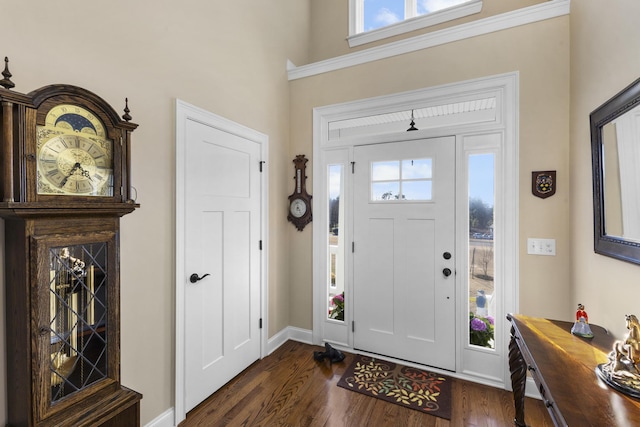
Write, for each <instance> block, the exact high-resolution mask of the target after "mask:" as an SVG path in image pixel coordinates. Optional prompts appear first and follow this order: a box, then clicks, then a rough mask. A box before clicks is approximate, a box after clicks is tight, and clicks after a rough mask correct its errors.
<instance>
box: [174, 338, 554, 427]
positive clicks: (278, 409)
mask: <svg viewBox="0 0 640 427" xmlns="http://www.w3.org/2000/svg"><path fill="white" fill-rule="evenodd" d="M314 350H323V349H322V348H320V347H315V346H311V345H307V344H302V343H299V342H295V341H288V342H287V343H285V344H284V345H282V346H281V347H280V348H279V349H278V350H276V351H275V352H273V354H271V355H270V356H268V357H266V358H264V359H263V360H260V361H257V362H255V363H254V364H253V365H251V366H250V367H249V368H248V369H247V370H245V371H244V372H242V373H241V374H240V375H238V376H237V377H235V378H234V379H233V380H231V381H230V382H229V383H228V384H226V385H225V386H224V387H223V388H221V389H220V390H218V391H217V392H216V393H215V394H213V395H212V396H211V397H209V399H207V400H206V401H204V402H203V403H201V404H200V405H199V406H198V407H196V408H195V409H193V410H192V411H191V412H189V414H187V419H186V420H185V421H184V422H182V423H180V426H179V427H196V426H206V427H212V426H327V427H334V426H335V427H339V426H372V427H378V426H403V427H405V426H423V427H459V426H473V427H480V426H482V427H485V426H486V427H501V426H513V418H514V415H515V412H514V409H513V398H512V397H511V393H509V392H507V391H504V390H499V389H496V388H493V387H488V386H484V385H479V384H475V383H471V382H468V381H463V380H459V379H453V384H452V389H453V397H452V408H451V409H452V417H451V421H448V420H444V419H442V418H438V417H435V416H432V415H428V414H423V413H421V412H419V411H416V410H413V409H408V408H403V407H401V406H399V405H395V404H393V403H388V402H385V401H383V400H380V399H375V398H372V397H368V396H365V395H362V394H360V393H355V392H353V391H349V390H345V389H343V388H341V387H338V386H337V385H336V383H337V382H338V380H339V379H340V377H341V376H342V374H343V372H344V371H345V369H346V368H347V366H348V365H349V363H351V360H352V358H353V355H352V354H347V357H346V359H345V360H344V362H342V363H337V364H334V365H332V366H331V365H329V363H328V362H327V363H326V364H323V363H319V362H316V361H314V360H313V351H314ZM526 417H527V419H526V421H527V424H528V425H530V426H532V427H546V426H552V425H553V423H552V422H551V419H550V418H549V415H548V414H547V411H546V409H545V407H544V405H543V404H542V402H541V401H538V400H535V399H529V398H527V401H526Z"/></svg>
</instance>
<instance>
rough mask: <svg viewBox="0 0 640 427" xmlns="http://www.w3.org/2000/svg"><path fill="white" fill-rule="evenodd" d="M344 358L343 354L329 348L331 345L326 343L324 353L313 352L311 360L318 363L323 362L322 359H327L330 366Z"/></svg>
mask: <svg viewBox="0 0 640 427" xmlns="http://www.w3.org/2000/svg"><path fill="white" fill-rule="evenodd" d="M345 357H346V356H345V355H344V353H343V352H341V351H340V350H338V349H335V348H333V347H331V345H330V344H329V343H328V342H326V343H324V351H314V352H313V359H314V360H315V361H318V362H323V361H324V359H329V362H330V363H331V364H334V363H338V362H342V361H343V360H344V358H345Z"/></svg>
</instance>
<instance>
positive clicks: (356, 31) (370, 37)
mask: <svg viewBox="0 0 640 427" xmlns="http://www.w3.org/2000/svg"><path fill="white" fill-rule="evenodd" d="M482 3H483V0H470V1H467V2H465V3H462V4H459V5H457V6H452V7H449V8H447V9H442V10H439V11H436V12H432V13H428V14H426V15H420V16H416V14H417V0H405V17H404V20H403V21H400V22H397V23H395V24H392V25H387V26H385V27H381V28H376V29H375V30H371V31H366V32H365V31H364V0H349V36H348V37H347V41H348V42H349V47H355V46H360V45H363V44H366V43H371V42H374V41H378V40H382V39H385V38H388V37H393V36H397V35H401V34H406V33H408V32H411V31H415V30H419V29H423V28H428V27H431V26H434V25H437V24H441V23H443V22H448V21H452V20H454V19H458V18H463V17H465V16H469V15H473V14H476V13H479V12H480V11H481V10H482Z"/></svg>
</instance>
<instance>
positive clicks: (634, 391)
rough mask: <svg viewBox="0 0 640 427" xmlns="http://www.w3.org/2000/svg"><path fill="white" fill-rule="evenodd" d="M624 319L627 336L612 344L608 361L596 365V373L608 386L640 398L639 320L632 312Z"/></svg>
mask: <svg viewBox="0 0 640 427" xmlns="http://www.w3.org/2000/svg"><path fill="white" fill-rule="evenodd" d="M625 319H626V322H627V329H628V330H629V332H628V333H627V336H626V337H625V339H624V340H623V341H616V342H615V343H614V344H613V350H612V351H611V353H609V355H608V359H609V361H608V362H607V363H602V364H600V365H598V366H597V368H596V373H597V374H598V376H599V377H600V379H602V381H604V382H605V383H607V384H608V385H609V386H610V387H612V388H614V389H616V390H618V391H619V392H621V393H624V394H627V395H629V396H632V397H635V398H640V322H638V318H637V317H636V316H635V315H633V314H627V315H625Z"/></svg>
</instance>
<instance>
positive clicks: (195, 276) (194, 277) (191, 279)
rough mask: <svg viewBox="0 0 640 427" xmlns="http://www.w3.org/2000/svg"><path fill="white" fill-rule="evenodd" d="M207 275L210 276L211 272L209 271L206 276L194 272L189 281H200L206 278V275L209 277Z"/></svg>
mask: <svg viewBox="0 0 640 427" xmlns="http://www.w3.org/2000/svg"><path fill="white" fill-rule="evenodd" d="M207 276H210V274H209V273H207V274H205V275H204V276H202V277H200V276H198V274H197V273H193V274H192V275H191V276H189V281H190V282H191V283H196V282H199V281H200V280H202V279H204V278H205V277H207Z"/></svg>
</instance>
